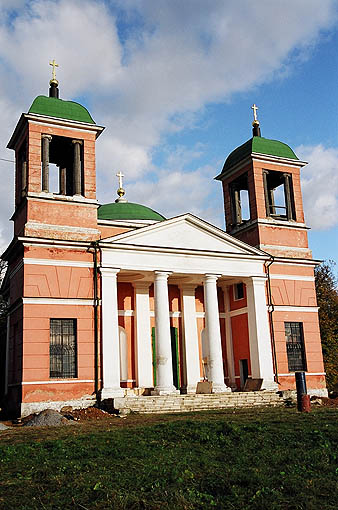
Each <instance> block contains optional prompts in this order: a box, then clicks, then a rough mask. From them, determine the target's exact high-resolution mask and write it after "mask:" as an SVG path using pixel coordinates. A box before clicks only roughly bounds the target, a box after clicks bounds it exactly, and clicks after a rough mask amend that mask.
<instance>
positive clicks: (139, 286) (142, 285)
mask: <svg viewBox="0 0 338 510" xmlns="http://www.w3.org/2000/svg"><path fill="white" fill-rule="evenodd" d="M152 283H153V282H144V281H136V282H131V284H132V286H133V287H134V289H135V290H148V289H149V287H150V285H151V284H152Z"/></svg>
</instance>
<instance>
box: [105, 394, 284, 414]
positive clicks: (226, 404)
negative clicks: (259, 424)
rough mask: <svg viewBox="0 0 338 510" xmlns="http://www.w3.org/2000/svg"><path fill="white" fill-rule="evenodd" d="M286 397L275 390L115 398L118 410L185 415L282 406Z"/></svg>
mask: <svg viewBox="0 0 338 510" xmlns="http://www.w3.org/2000/svg"><path fill="white" fill-rule="evenodd" d="M283 404H284V400H283V397H282V396H281V395H279V394H278V393H275V392H272V391H251V392H245V393H244V392H235V393H226V394H222V393H218V394H217V393H215V394H211V395H161V396H149V397H148V396H147V397H143V396H141V397H138V396H127V397H122V398H115V399H114V409H116V410H118V411H120V412H121V411H122V412H126V411H127V412H134V413H184V412H192V411H206V410H212V409H213V410H216V409H226V408H231V407H234V408H236V407H259V406H280V405H283Z"/></svg>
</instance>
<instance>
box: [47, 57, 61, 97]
mask: <svg viewBox="0 0 338 510" xmlns="http://www.w3.org/2000/svg"><path fill="white" fill-rule="evenodd" d="M49 65H50V66H52V67H53V70H52V79H51V80H50V82H49V85H50V88H49V97H55V98H56V99H58V98H59V89H58V85H59V82H58V81H57V79H56V73H55V68H56V67H59V64H57V63H56V62H55V58H53V60H52V61H51V62H49Z"/></svg>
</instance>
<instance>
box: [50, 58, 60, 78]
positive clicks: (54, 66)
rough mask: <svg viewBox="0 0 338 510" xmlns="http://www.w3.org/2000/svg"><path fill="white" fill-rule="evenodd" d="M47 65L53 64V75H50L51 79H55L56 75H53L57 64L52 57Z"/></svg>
mask: <svg viewBox="0 0 338 510" xmlns="http://www.w3.org/2000/svg"><path fill="white" fill-rule="evenodd" d="M49 65H50V66H53V75H52V79H53V80H56V76H55V68H56V67H59V64H57V63H56V62H55V59H53V60H52V62H49Z"/></svg>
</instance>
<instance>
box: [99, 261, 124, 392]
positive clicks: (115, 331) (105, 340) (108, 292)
mask: <svg viewBox="0 0 338 510" xmlns="http://www.w3.org/2000/svg"><path fill="white" fill-rule="evenodd" d="M100 271H101V275H102V278H101V282H102V356H101V360H102V377H103V385H102V390H101V399H102V400H104V399H106V398H113V397H123V395H124V391H123V389H122V388H121V387H120V341H119V324H118V308H117V273H118V272H119V269H111V268H104V267H101V269H100Z"/></svg>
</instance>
